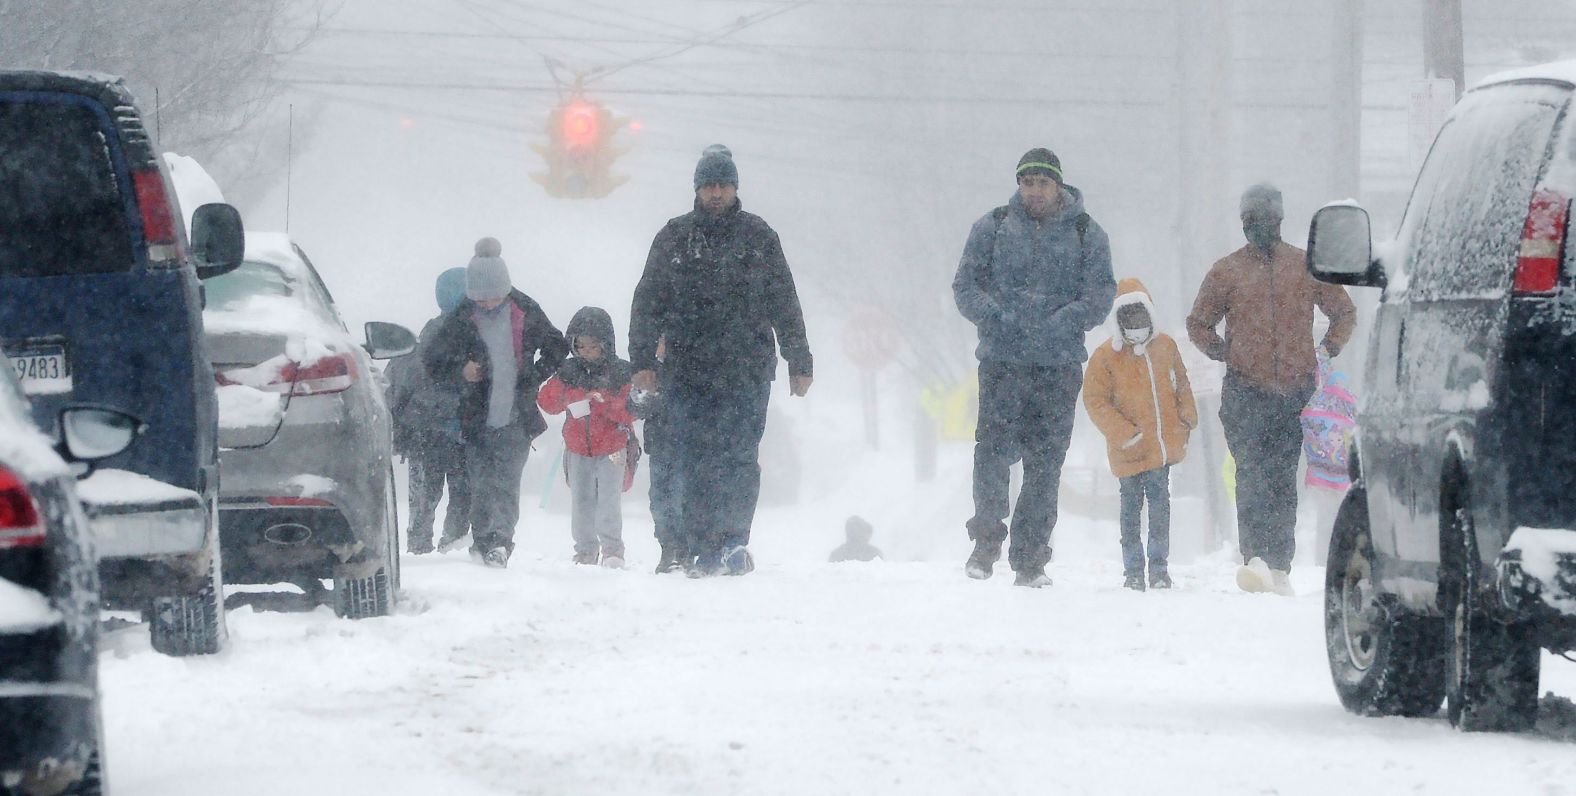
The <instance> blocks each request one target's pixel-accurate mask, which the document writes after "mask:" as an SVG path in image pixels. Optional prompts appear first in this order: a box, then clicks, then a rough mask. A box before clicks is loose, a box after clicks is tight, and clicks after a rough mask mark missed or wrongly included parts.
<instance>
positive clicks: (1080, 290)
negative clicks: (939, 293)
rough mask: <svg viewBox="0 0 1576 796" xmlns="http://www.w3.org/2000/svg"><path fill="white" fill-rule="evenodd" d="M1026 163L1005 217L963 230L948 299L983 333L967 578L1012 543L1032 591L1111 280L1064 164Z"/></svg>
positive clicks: (1098, 236) (1029, 157) (1095, 228)
mask: <svg viewBox="0 0 1576 796" xmlns="http://www.w3.org/2000/svg"><path fill="white" fill-rule="evenodd" d="M1022 164H1023V167H1022V168H1021V172H1020V173H1019V174H1018V176H1017V179H1018V191H1017V192H1016V193H1014V194H1013V196H1012V199H1011V200H1010V201H1009V202H1008V203H1007V205H1006V207H1005V208H998V209H997V210H995V211H992V212H990V213H987V214H986V215H985V216H983V217H981V218H980V219H979V220H978V221H976V222H975V223H974V227H973V228H972V229H971V230H970V232H969V238H968V242H967V243H966V244H965V246H964V250H963V257H962V259H961V260H960V261H959V262H958V270H957V274H956V276H955V277H954V278H953V280H952V292H953V298H954V300H955V301H956V302H957V306H958V311H959V312H961V313H962V315H963V317H964V318H966V319H968V320H969V321H970V322H971V323H973V324H974V325H975V327H976V329H977V330H978V333H979V346H978V348H976V349H975V356H976V357H977V358H978V359H979V361H980V366H979V423H978V425H977V427H976V431H975V446H974V477H973V482H974V516H973V517H972V518H971V519H970V520H969V521H968V523H967V524H966V527H967V528H968V531H969V538H970V539H973V540H974V541H975V543H976V545H975V550H974V554H973V555H971V556H970V557H969V561H968V563H967V564H966V565H965V570H966V571H967V573H968V574H969V576H970V577H974V578H981V577H989V575H990V566H991V564H993V563H994V562H995V560H996V557H997V556H999V555H1000V547H1001V543H1002V542H1003V541H1004V540H1005V539H1007V538H1008V537H1010V538H1011V545H1010V547H1009V549H1008V563H1009V564H1010V565H1011V566H1012V568H1013V570H1014V571H1015V572H1018V573H1019V574H1020V575H1026V576H1027V578H1028V580H1030V581H1036V580H1038V579H1039V578H1040V577H1043V572H1044V569H1045V564H1046V562H1048V561H1049V560H1050V539H1051V531H1052V529H1053V528H1054V527H1055V524H1056V497H1057V490H1058V488H1059V485H1060V482H1061V471H1062V462H1063V460H1064V459H1065V458H1066V455H1067V447H1068V445H1069V443H1070V442H1071V439H1072V430H1073V418H1074V412H1075V411H1076V408H1077V399H1078V390H1079V388H1080V387H1081V386H1082V384H1083V368H1082V363H1083V361H1084V358H1085V356H1086V355H1085V352H1084V344H1083V338H1084V333H1085V332H1087V331H1089V330H1091V329H1093V328H1094V327H1096V326H1098V325H1100V324H1101V323H1102V322H1104V321H1105V318H1106V314H1107V313H1109V312H1110V310H1111V301H1112V298H1113V297H1114V296H1115V294H1116V281H1115V279H1113V278H1112V276H1111V247H1110V240H1109V239H1108V238H1107V236H1106V233H1105V230H1103V229H1101V227H1100V225H1099V224H1097V223H1095V222H1094V221H1093V220H1092V219H1090V218H1089V216H1088V214H1087V213H1085V212H1084V207H1083V194H1082V193H1081V192H1080V191H1079V190H1078V189H1077V188H1074V187H1072V186H1070V185H1066V184H1064V183H1063V182H1062V179H1061V176H1060V173H1061V164H1060V162H1059V161H1057V160H1056V158H1055V156H1054V155H1053V154H1052V153H1050V152H1049V151H1030V152H1029V153H1027V154H1026V155H1025V156H1024V158H1023V160H1022ZM1018 461H1022V462H1023V469H1024V482H1023V489H1022V491H1021V492H1020V493H1019V496H1018V502H1017V506H1016V507H1015V508H1014V509H1013V510H1012V511H1011V513H1010V514H1011V517H1012V527H1011V529H1010V531H1009V529H1008V528H1007V526H1006V525H1004V524H1003V522H1002V521H1003V520H1005V519H1007V517H1008V516H1009V507H1008V473H1009V470H1010V469H1011V467H1012V465H1013V464H1014V463H1016V462H1018ZM1042 585H1043V584H1042Z"/></svg>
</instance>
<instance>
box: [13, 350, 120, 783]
mask: <svg viewBox="0 0 1576 796" xmlns="http://www.w3.org/2000/svg"><path fill="white" fill-rule="evenodd" d="M0 364H6V365H9V363H7V362H6V361H5V358H4V357H0ZM29 413H30V410H29V408H28V405H27V402H26V400H25V399H24V398H23V396H22V392H21V390H20V389H19V388H18V387H17V383H16V381H15V380H14V379H13V378H12V376H11V372H10V368H9V367H7V368H4V369H0V793H8V794H9V793H21V794H34V793H39V794H55V793H66V794H97V793H100V792H101V791H102V788H103V784H102V781H101V769H102V734H101V731H100V728H99V699H98V663H97V652H98V619H99V613H98V609H99V600H98V598H99V583H98V574H97V571H96V568H95V566H94V559H93V554H92V544H91V540H90V538H89V534H90V533H91V531H90V529H89V526H88V519H87V517H86V515H85V514H84V513H83V510H82V506H81V504H80V503H79V502H78V500H77V496H76V490H75V486H74V482H75V480H76V479H75V473H76V472H80V471H83V470H85V468H83V467H81V465H76V466H75V467H74V466H73V465H71V464H68V463H67V462H68V461H72V462H84V461H89V460H96V459H102V458H104V457H107V456H113V455H115V454H116V453H119V452H120V451H122V450H124V449H125V447H126V446H127V445H130V444H131V442H132V439H133V438H134V437H135V436H136V434H137V433H139V431H140V430H141V428H142V425H141V423H139V422H138V421H136V420H135V419H133V418H131V417H129V416H127V415H123V414H121V413H119V412H114V411H109V410H103V409H97V408H92V407H68V408H66V409H65V410H64V411H63V414H62V415H61V417H60V418H59V420H58V423H59V426H60V428H61V429H62V433H63V437H62V440H61V442H59V443H58V444H57V443H55V442H54V441H52V440H49V439H48V438H46V437H45V436H44V435H43V434H42V433H40V432H39V431H38V429H37V428H36V427H35V426H34V425H33V421H32V419H31V417H30V416H29ZM57 448H58V449H59V450H58V452H57ZM62 456H64V459H62Z"/></svg>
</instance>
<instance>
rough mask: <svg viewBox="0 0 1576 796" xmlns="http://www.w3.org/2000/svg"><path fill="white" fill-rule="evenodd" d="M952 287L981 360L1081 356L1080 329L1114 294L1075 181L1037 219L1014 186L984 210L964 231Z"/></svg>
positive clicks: (1105, 252) (1043, 361)
mask: <svg viewBox="0 0 1576 796" xmlns="http://www.w3.org/2000/svg"><path fill="white" fill-rule="evenodd" d="M1080 217H1083V218H1084V220H1083V221H1080V220H1079V219H1080ZM1080 225H1082V226H1083V227H1084V229H1083V230H1082V231H1081V232H1080V230H1079V226H1080ZM952 294H953V298H954V300H955V301H956V302H957V305H958V311H959V312H961V313H962V314H963V317H964V318H967V319H968V320H969V321H970V322H972V323H973V324H974V325H975V326H976V327H978V329H979V341H980V342H979V348H978V349H976V351H975V355H976V356H977V357H978V358H979V360H980V361H981V362H1007V363H1011V364H1018V365H1062V364H1067V363H1078V362H1083V361H1084V360H1085V359H1086V358H1087V356H1088V354H1087V352H1086V351H1085V349H1084V333H1085V332H1087V331H1089V330H1091V329H1093V328H1095V327H1096V326H1099V325H1100V324H1101V323H1102V322H1104V321H1105V316H1106V313H1108V312H1110V311H1111V300H1112V299H1113V298H1115V297H1116V280H1115V279H1114V278H1113V277H1112V276H1111V242H1110V240H1109V238H1107V237H1106V234H1105V230H1103V229H1101V228H1100V225H1099V224H1097V223H1095V222H1094V221H1092V220H1089V219H1088V217H1087V215H1086V214H1085V213H1084V205H1083V194H1081V193H1079V191H1078V189H1077V188H1073V187H1071V186H1064V187H1063V188H1062V206H1061V209H1060V210H1059V211H1057V213H1056V214H1055V215H1054V216H1051V217H1050V218H1047V219H1045V220H1044V221H1036V220H1035V219H1034V218H1032V217H1030V216H1029V213H1028V210H1026V209H1025V208H1024V206H1023V199H1022V198H1021V197H1020V196H1019V195H1018V194H1016V193H1014V194H1013V195H1012V200H1011V201H1009V202H1008V203H1007V206H1006V208H1005V212H991V213H987V214H985V217H984V218H981V219H980V220H979V221H977V222H975V224H974V228H973V229H972V230H970V232H969V240H968V243H967V244H965V245H964V247H963V258H962V259H961V260H960V261H959V262H958V271H957V275H956V276H955V277H954V278H953V280H952Z"/></svg>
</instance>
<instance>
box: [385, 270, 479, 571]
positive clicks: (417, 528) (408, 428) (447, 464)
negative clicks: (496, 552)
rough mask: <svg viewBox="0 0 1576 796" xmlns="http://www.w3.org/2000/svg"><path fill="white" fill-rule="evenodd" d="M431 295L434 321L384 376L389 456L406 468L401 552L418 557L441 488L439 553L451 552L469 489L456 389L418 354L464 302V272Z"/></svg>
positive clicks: (462, 525)
mask: <svg viewBox="0 0 1576 796" xmlns="http://www.w3.org/2000/svg"><path fill="white" fill-rule="evenodd" d="M434 289H435V292H436V293H437V299H438V311H439V313H440V314H439V316H438V317H437V318H433V319H432V320H430V321H427V325H426V326H424V327H422V330H421V336H420V338H418V342H417V343H416V352H415V354H414V355H413V356H405V357H399V358H398V359H395V360H394V361H393V362H390V363H389V366H388V370H387V371H385V373H386V375H387V376H388V382H389V386H388V393H387V402H388V407H389V414H390V416H391V417H392V418H393V426H394V452H395V453H398V454H399V455H401V456H403V457H404V458H405V460H406V461H407V462H409V464H410V523H409V526H408V527H407V528H406V530H405V533H406V548H407V549H408V550H409V551H410V552H411V553H414V554H417V555H421V554H423V553H430V552H432V550H433V545H432V525H433V522H434V520H435V519H436V514H437V510H438V501H439V500H440V499H441V498H442V497H443V487H444V484H445V482H447V484H448V487H449V510H448V513H447V514H446V515H445V516H444V518H443V537H442V538H441V539H440V540H439V541H438V549H439V550H444V549H446V547H448V546H452V545H453V544H455V543H456V542H458V541H459V540H461V539H463V538H464V537H465V535H466V534H467V533H469V531H470V513H471V486H470V478H468V477H467V476H466V473H465V440H464V439H463V438H462V437H461V436H460V396H461V389H460V388H459V387H458V385H454V384H441V383H439V382H437V381H435V380H433V379H432V378H431V377H429V376H428V375H427V368H426V367H425V366H424V365H423V364H422V362H421V355H422V352H423V351H424V350H426V349H427V348H428V347H429V346H431V345H432V339H433V338H434V337H435V336H437V332H438V327H439V326H440V325H441V321H442V319H443V316H442V313H447V312H450V311H452V310H453V309H454V308H455V307H458V306H459V305H460V302H461V301H463V300H464V299H465V269H464V268H450V269H449V270H447V271H444V272H443V273H442V274H439V275H438V280H437V284H436V285H435V288H434Z"/></svg>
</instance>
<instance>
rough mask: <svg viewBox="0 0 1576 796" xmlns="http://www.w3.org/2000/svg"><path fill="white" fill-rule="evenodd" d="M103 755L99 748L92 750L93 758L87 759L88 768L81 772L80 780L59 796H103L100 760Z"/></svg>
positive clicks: (102, 773) (102, 772) (102, 771)
mask: <svg viewBox="0 0 1576 796" xmlns="http://www.w3.org/2000/svg"><path fill="white" fill-rule="evenodd" d="M102 759H103V755H102V754H101V752H100V748H95V749H94V750H93V756H92V757H90V758H88V767H87V769H86V770H84V771H83V772H82V778H81V779H79V780H77V781H76V782H75V783H73V784H72V785H71V787H69V788H66V789H65V790H63V791H61V792H60V796H103V793H104V766H103V763H102V762H101V760H102Z"/></svg>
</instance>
